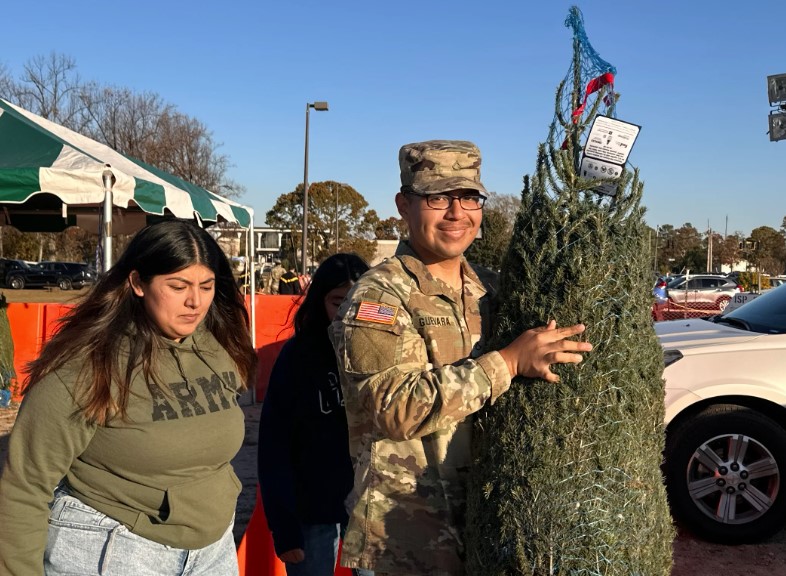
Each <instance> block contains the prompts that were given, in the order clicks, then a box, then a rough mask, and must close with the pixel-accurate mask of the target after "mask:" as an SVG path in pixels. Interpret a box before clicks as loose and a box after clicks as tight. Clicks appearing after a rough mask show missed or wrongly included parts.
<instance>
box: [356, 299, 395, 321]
mask: <svg viewBox="0 0 786 576" xmlns="http://www.w3.org/2000/svg"><path fill="white" fill-rule="evenodd" d="M396 314H398V306H392V305H390V304H381V303H380V302H366V301H365V300H363V301H362V302H361V303H360V306H358V311H357V314H355V320H365V321H366V322H376V323H377V324H393V322H395V321H396Z"/></svg>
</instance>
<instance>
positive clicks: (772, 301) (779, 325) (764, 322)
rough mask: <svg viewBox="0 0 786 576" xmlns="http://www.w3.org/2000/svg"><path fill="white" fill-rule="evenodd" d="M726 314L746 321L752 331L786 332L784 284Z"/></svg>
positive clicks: (785, 287)
mask: <svg viewBox="0 0 786 576" xmlns="http://www.w3.org/2000/svg"><path fill="white" fill-rule="evenodd" d="M726 316H727V317H729V318H738V319H740V320H743V321H745V322H747V323H748V325H749V326H750V327H751V330H753V331H754V332H764V333H769V334H783V333H786V286H779V287H777V288H773V289H772V290H769V291H767V292H765V293H764V294H762V295H761V296H759V297H757V298H756V299H755V300H751V301H749V302H746V303H745V305H744V306H740V307H739V308H737V309H736V310H733V311H731V312H729V313H728V314H727V315H726Z"/></svg>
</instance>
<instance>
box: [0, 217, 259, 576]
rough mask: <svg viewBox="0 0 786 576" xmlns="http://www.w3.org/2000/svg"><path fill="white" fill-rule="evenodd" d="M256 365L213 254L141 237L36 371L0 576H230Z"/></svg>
mask: <svg viewBox="0 0 786 576" xmlns="http://www.w3.org/2000/svg"><path fill="white" fill-rule="evenodd" d="M255 361H256V355H255V353H254V350H253V348H252V346H251V338H250V334H249V332H248V315H247V313H246V309H245V306H244V304H243V299H242V297H241V295H240V293H239V291H238V288H237V284H236V283H235V279H234V278H233V275H232V268H231V266H230V264H229V261H228V260H227V258H226V256H225V255H224V253H223V252H222V251H221V249H220V248H219V246H218V244H216V242H215V240H214V239H213V238H212V237H211V236H210V235H209V234H208V233H207V232H205V231H204V230H202V229H200V228H198V227H196V226H195V225H193V224H191V223H189V222H183V221H178V220H167V221H161V222H158V223H156V224H153V225H150V226H148V227H146V228H144V229H142V230H141V231H139V232H138V233H137V234H136V236H135V237H134V238H133V239H132V241H131V242H130V244H129V245H128V247H127V249H126V250H125V252H124V253H123V255H122V256H121V257H120V258H119V260H118V262H117V264H115V266H113V267H112V268H111V269H110V270H109V271H108V272H107V273H106V274H104V275H102V276H101V277H100V278H99V280H98V282H97V283H96V284H95V286H94V287H93V288H92V289H91V291H90V292H89V293H88V294H87V296H86V297H85V298H84V300H82V301H81V302H80V303H79V304H77V306H76V307H75V308H73V309H72V311H71V312H70V313H69V314H68V315H67V316H66V317H65V318H64V319H63V323H62V324H61V327H60V329H59V331H58V332H57V333H56V335H55V336H54V337H53V338H52V339H51V340H50V341H49V343H48V344H47V345H46V347H45V348H44V349H43V351H42V352H41V355H40V357H39V358H38V359H37V360H35V361H34V362H32V363H31V365H30V372H29V376H28V380H27V383H26V389H25V396H24V400H23V402H22V406H21V408H20V410H19V414H18V417H17V420H16V424H15V426H14V428H13V431H12V433H11V437H10V441H9V448H8V455H7V461H6V464H5V466H4V469H3V475H2V478H0V573H2V574H3V575H10V576H34V575H36V574H44V573H45V574H99V573H100V574H157V575H180V574H183V573H184V570H185V569H186V568H187V569H188V573H189V574H193V575H200V576H207V575H210V576H225V575H227V576H228V575H236V574H237V571H238V566H237V556H236V552H235V546H234V539H233V535H232V523H233V518H234V512H235V506H236V502H237V496H238V493H239V492H240V483H239V481H238V479H237V477H236V476H235V474H234V471H233V470H232V466H231V464H230V460H231V459H232V458H233V457H234V455H235V454H236V453H237V451H238V450H239V448H240V446H241V444H242V442H243V437H244V433H245V430H244V428H245V424H244V416H243V413H242V411H241V409H240V407H239V406H238V403H237V395H238V394H239V393H240V392H242V391H243V390H244V389H245V387H246V385H247V383H248V381H249V379H250V378H251V375H252V374H254V373H255ZM53 496H54V499H53Z"/></svg>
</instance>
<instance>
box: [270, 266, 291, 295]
mask: <svg viewBox="0 0 786 576" xmlns="http://www.w3.org/2000/svg"><path fill="white" fill-rule="evenodd" d="M286 271H287V269H286V268H284V267H283V266H282V265H281V261H280V260H276V261H274V262H273V268H271V270H270V293H271V294H278V288H279V280H281V276H283V274H284V273H285V272H286Z"/></svg>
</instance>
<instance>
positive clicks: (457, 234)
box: [332, 140, 591, 576]
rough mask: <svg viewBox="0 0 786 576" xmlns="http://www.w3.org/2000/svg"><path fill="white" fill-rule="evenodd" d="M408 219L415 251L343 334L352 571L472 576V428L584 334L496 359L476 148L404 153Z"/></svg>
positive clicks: (553, 334)
mask: <svg viewBox="0 0 786 576" xmlns="http://www.w3.org/2000/svg"><path fill="white" fill-rule="evenodd" d="M399 165H400V168H401V184H402V186H401V191H400V192H399V193H398V194H397V195H396V207H397V208H398V211H399V214H400V215H401V217H402V218H403V219H404V221H405V222H406V224H407V227H408V233H409V239H408V240H405V241H402V242H400V244H399V246H398V248H397V250H396V255H395V256H394V257H393V258H389V259H388V260H386V261H385V262H383V263H382V264H379V265H378V266H376V267H374V268H373V269H372V270H370V271H369V272H368V273H367V274H365V275H364V276H363V277H362V278H361V279H360V280H359V281H358V282H357V284H356V285H355V287H354V289H353V290H352V292H351V293H350V295H349V296H348V298H347V301H346V302H345V304H344V305H343V306H342V307H341V310H340V311H339V317H338V319H337V320H336V321H335V322H334V323H333V333H332V338H333V339H334V345H335V348H336V353H337V356H338V359H339V368H340V369H341V375H342V387H343V390H344V398H345V401H346V411H347V422H348V426H349V442H350V455H351V457H352V460H353V464H354V467H355V480H354V488H353V491H352V494H351V495H350V497H349V498H348V504H349V506H350V520H349V526H348V529H347V533H346V537H345V539H344V547H343V552H342V564H343V565H346V566H351V567H362V568H367V569H372V570H374V571H375V573H376V574H377V576H380V575H381V574H397V575H399V574H400V575H421V574H422V575H425V574H428V575H429V576H444V575H459V574H461V575H463V574H464V565H463V559H462V556H463V553H464V544H463V539H462V538H463V537H462V531H463V528H464V510H465V508H466V477H467V473H468V471H469V467H470V464H471V455H470V441H471V433H472V427H471V421H470V419H469V418H467V417H468V416H470V415H471V414H473V413H474V412H477V411H478V410H480V408H481V407H482V406H483V405H484V404H485V403H486V402H494V401H495V400H496V399H497V398H498V397H499V396H500V395H501V394H503V393H504V392H505V391H506V390H507V389H508V388H509V386H510V384H511V378H512V377H514V376H516V375H522V376H528V377H532V378H543V379H544V380H547V381H549V382H556V381H557V380H558V378H557V376H556V375H555V374H554V373H552V372H551V370H550V364H554V363H565V362H569V363H576V362H580V361H581V359H582V357H581V355H580V354H579V353H578V352H586V351H589V350H590V349H591V346H590V345H589V344H588V343H582V342H575V341H571V340H566V338H568V337H570V336H574V335H576V334H579V333H581V332H582V331H583V330H584V326H583V325H576V326H571V327H568V328H560V329H557V328H556V326H555V323H554V322H553V321H552V322H549V324H548V325H547V326H546V327H541V328H535V329H532V330H528V331H526V332H524V333H523V334H522V335H521V336H519V337H518V338H517V339H516V340H514V341H513V342H512V343H511V344H510V345H509V346H507V347H505V348H503V349H502V350H499V351H492V352H485V353H483V351H484V350H485V342H486V340H487V338H488V337H489V335H490V323H491V318H490V314H489V312H488V307H489V304H490V303H489V301H488V297H487V289H486V288H485V287H484V286H483V284H482V282H481V281H480V279H479V278H478V276H477V275H476V273H475V272H474V271H473V270H472V268H471V267H470V265H469V264H468V263H467V261H466V259H465V258H464V256H463V254H464V251H465V250H466V249H467V248H468V247H469V245H470V244H471V243H472V241H473V240H474V238H475V237H476V235H477V232H478V228H479V226H480V222H481V219H482V213H483V212H482V208H483V204H484V202H485V196H486V189H485V188H484V187H483V185H482V184H481V182H480V152H479V150H478V148H477V147H476V146H475V145H474V144H472V143H471V142H466V141H456V140H432V141H428V142H417V143H414V144H407V145H405V146H403V147H402V148H401V150H400V152H399Z"/></svg>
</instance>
